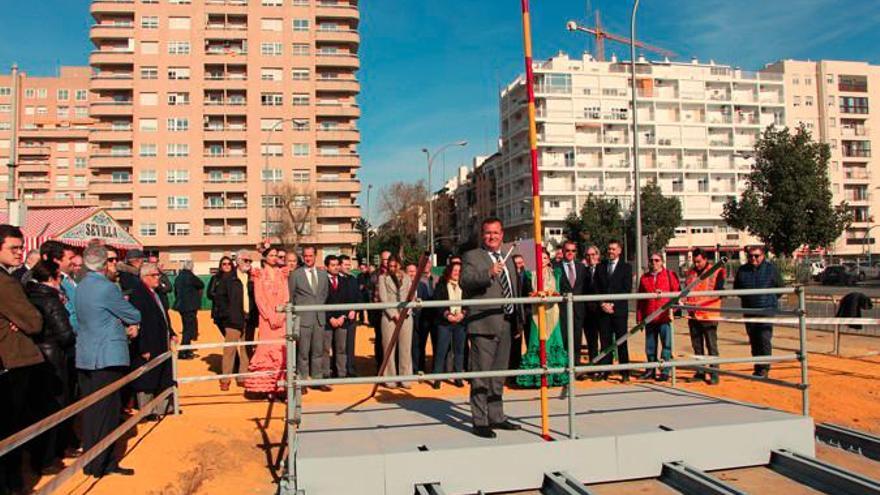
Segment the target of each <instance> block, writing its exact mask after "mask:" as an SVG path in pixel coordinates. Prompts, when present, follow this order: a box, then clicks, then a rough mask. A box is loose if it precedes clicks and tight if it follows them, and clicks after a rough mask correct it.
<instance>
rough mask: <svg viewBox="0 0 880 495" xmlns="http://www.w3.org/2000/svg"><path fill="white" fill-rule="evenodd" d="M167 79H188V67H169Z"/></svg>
mask: <svg viewBox="0 0 880 495" xmlns="http://www.w3.org/2000/svg"><path fill="white" fill-rule="evenodd" d="M168 79H172V80H174V79H189V67H169V68H168Z"/></svg>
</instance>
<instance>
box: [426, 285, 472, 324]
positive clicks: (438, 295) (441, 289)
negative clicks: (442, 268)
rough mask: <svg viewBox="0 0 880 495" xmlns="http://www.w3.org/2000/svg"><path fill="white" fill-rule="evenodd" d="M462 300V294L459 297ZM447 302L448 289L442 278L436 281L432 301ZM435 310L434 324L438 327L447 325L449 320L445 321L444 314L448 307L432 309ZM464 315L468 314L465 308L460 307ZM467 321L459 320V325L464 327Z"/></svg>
mask: <svg viewBox="0 0 880 495" xmlns="http://www.w3.org/2000/svg"><path fill="white" fill-rule="evenodd" d="M461 297H462V299H464V293H463V292H462V295H461ZM448 300H449V288H448V287H447V286H446V280H444V279H443V277H440V278H439V279H437V284H436V285H434V298H433V299H432V301H448ZM434 309H435V310H436V312H435V317H434V319H435V320H436V324H438V325H449V324H450V323H449V320H447V319H446V316H445V315H446V312H447V311H449V307H443V308H434ZM462 310H463V311H464V313H465V315H467V313H468V308H467V307H462ZM466 321H467V320H466V319H465V320H461V322H460V324H461V325H464V324H465V322H466Z"/></svg>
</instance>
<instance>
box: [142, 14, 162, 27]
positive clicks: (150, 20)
mask: <svg viewBox="0 0 880 495" xmlns="http://www.w3.org/2000/svg"><path fill="white" fill-rule="evenodd" d="M141 28H143V29H159V16H155V15H145V16H143V17H141Z"/></svg>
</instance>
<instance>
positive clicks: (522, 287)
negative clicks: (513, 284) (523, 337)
mask: <svg viewBox="0 0 880 495" xmlns="http://www.w3.org/2000/svg"><path fill="white" fill-rule="evenodd" d="M532 276H533V275H532V272H530V271H528V270H523V272H522V273H520V274H518V276H517V279H518V280H517V283H518V284H519V296H520V297H529V296H531V295H532V292H534V291H535V289H534V285H532ZM532 307H533V306H532V305H531V304H519V305H517V314H518V315H519V318H520V322H521V323H522V324H523V325H524V326H525V329H526V331H529V329H530V328H531V324H532V323H531V321H532Z"/></svg>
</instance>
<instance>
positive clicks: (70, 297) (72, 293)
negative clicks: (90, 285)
mask: <svg viewBox="0 0 880 495" xmlns="http://www.w3.org/2000/svg"><path fill="white" fill-rule="evenodd" d="M61 290H62V291H64V295H65V296H66V297H67V302H66V303H64V309H66V310H67V313H68V314H70V327H71V328H73V333H79V320H78V319H77V317H76V282H74V281H73V278H71V277H69V276H67V275H64V276H63V277H61Z"/></svg>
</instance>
